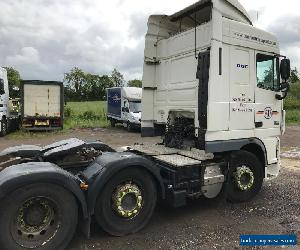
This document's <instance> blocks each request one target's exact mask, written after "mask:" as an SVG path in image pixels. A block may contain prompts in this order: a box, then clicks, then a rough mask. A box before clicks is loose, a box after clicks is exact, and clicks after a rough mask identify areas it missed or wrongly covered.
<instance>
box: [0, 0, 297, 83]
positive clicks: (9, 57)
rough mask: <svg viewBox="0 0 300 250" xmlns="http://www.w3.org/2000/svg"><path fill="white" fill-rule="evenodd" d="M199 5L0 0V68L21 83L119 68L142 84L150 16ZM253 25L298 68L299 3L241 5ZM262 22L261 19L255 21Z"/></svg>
mask: <svg viewBox="0 0 300 250" xmlns="http://www.w3.org/2000/svg"><path fill="white" fill-rule="evenodd" d="M194 2H196V1H195V0H178V1H174V0H151V1H150V0H109V1H104V0H6V1H5V0H0V65H1V66H12V67H15V68H16V69H18V70H19V71H20V73H21V76H22V78H23V79H43V80H62V78H63V73H65V72H67V71H69V70H70V69H71V68H72V67H74V66H77V67H80V68H82V69H83V70H85V71H88V72H91V73H96V74H109V73H110V72H111V71H112V69H113V68H114V67H116V68H118V69H119V70H120V71H121V72H122V73H123V74H124V75H125V78H126V79H127V80H129V79H133V78H139V79H141V76H142V65H143V52H144V51H143V49H144V34H145V32H146V29H147V18H148V16H149V15H150V14H154V13H155V14H161V13H164V14H172V13H174V12H176V11H178V10H180V9H182V8H184V7H186V6H188V5H190V4H192V3H194ZM240 2H241V3H242V4H243V5H244V7H245V8H246V9H247V11H248V12H249V13H250V15H251V17H252V18H253V19H254V26H256V27H259V28H263V29H265V30H267V31H270V32H272V33H274V34H275V35H277V37H278V38H279V41H280V44H281V50H282V53H283V54H286V55H287V56H288V57H289V58H290V59H291V60H292V66H297V67H298V68H299V69H300V2H299V1H298V0H285V1H274V0H240ZM257 17H258V19H257Z"/></svg>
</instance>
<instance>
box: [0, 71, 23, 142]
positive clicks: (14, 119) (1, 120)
mask: <svg viewBox="0 0 300 250" xmlns="http://www.w3.org/2000/svg"><path fill="white" fill-rule="evenodd" d="M17 103H18V101H17V100H16V99H14V100H13V99H10V98H9V88H8V80H7V72H6V69H4V68H0V136H1V137H2V136H5V135H6V134H7V133H8V132H10V131H13V130H16V129H18V128H19V127H20V122H21V114H20V111H19V108H18V107H17V106H18V104H17Z"/></svg>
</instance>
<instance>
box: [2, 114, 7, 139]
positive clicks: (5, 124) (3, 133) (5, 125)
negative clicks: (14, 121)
mask: <svg viewBox="0 0 300 250" xmlns="http://www.w3.org/2000/svg"><path fill="white" fill-rule="evenodd" d="M7 125H8V124H7V120H6V119H5V118H2V120H1V132H0V137H3V136H6V135H7V130H8V126H7Z"/></svg>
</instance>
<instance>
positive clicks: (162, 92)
mask: <svg viewBox="0 0 300 250" xmlns="http://www.w3.org/2000/svg"><path fill="white" fill-rule="evenodd" d="M282 58H283V57H282V56H280V49H279V44H278V41H277V38H276V37H275V36H274V35H272V34H270V33H268V32H265V31H263V30H260V29H257V28H255V27H253V25H252V22H251V20H250V17H249V15H248V13H247V12H246V11H245V9H244V8H243V7H242V5H241V4H240V3H239V2H238V1H237V0H201V1H199V2H197V3H195V4H193V5H191V6H189V7H187V8H185V9H183V10H181V11H179V12H177V13H175V14H173V15H171V16H166V15H152V16H150V17H149V20H148V32H147V34H146V42H145V56H144V73H143V101H142V135H143V136H154V135H156V134H159V131H163V129H164V128H166V138H165V143H166V145H168V146H176V145H177V144H179V145H180V144H182V143H185V142H187V141H189V145H191V146H192V147H196V148H198V149H202V150H205V151H206V152H210V153H224V152H229V151H238V150H247V151H250V152H251V153H253V154H255V155H256V156H257V157H258V158H260V159H261V161H262V162H263V163H264V165H265V167H266V171H265V177H266V178H271V177H275V176H277V174H278V172H279V145H280V143H279V136H280V135H282V134H283V133H284V130H285V111H284V110H283V101H282V99H283V98H284V97H285V96H286V93H287V90H288V84H287V83H286V80H287V78H288V77H289V71H290V69H289V60H288V59H282ZM281 59H282V60H281ZM280 61H282V62H281V67H280ZM280 72H281V73H282V74H281V76H282V80H283V81H284V83H281V79H280ZM175 137H176V138H177V139H178V138H179V141H178V140H177V141H176V140H174V138H175ZM177 146H178V145H177Z"/></svg>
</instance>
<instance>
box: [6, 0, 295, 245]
mask: <svg viewBox="0 0 300 250" xmlns="http://www.w3.org/2000/svg"><path fill="white" fill-rule="evenodd" d="M195 37H196V38H197V39H196V40H195ZM195 45H196V46H195ZM175 55H176V56H175ZM195 56H196V57H197V59H196V58H195ZM280 59H281V62H280ZM279 65H280V66H279ZM266 70H268V71H269V72H270V73H269V74H268V75H266V74H265V71H266ZM279 72H280V75H279ZM289 75H290V65H289V60H288V59H285V58H284V59H282V57H281V56H280V55H279V47H278V43H277V40H276V38H275V37H274V36H272V35H270V34H269V33H267V32H263V31H261V30H258V29H256V28H254V27H253V26H252V24H251V21H250V18H249V16H248V14H247V12H246V11H245V10H244V8H243V7H242V6H241V5H240V4H239V2H238V1H236V0H211V1H207V0H202V1H199V2H197V3H196V4H194V5H192V6H190V7H188V8H186V9H184V10H182V11H180V12H178V13H176V14H174V15H171V16H165V15H164V16H160V15H159V16H158V15H156V16H150V18H149V22H148V33H147V35H146V48H145V65H144V76H143V99H142V106H143V108H142V111H143V113H142V117H143V118H142V119H143V120H142V134H143V135H147V136H149V135H153V134H155V131H156V128H157V127H159V126H161V127H162V128H163V129H164V128H165V127H166V129H165V130H166V131H165V138H164V141H163V143H160V144H157V145H143V144H136V145H134V146H126V147H124V148H123V149H122V150H119V151H117V152H116V151H115V150H113V149H112V148H110V147H109V146H107V145H105V144H103V143H101V142H94V143H87V142H84V141H81V140H78V139H69V140H65V141H61V142H57V143H55V144H52V145H49V146H46V147H43V148H41V147H38V146H18V147H13V148H8V149H6V150H4V151H3V152H1V153H0V162H1V164H0V224H1V228H2V232H1V234H0V246H1V248H2V249H29V248H38V249H63V248H65V247H66V246H67V245H68V243H69V242H70V240H71V239H72V237H73V235H74V232H75V230H76V225H77V222H79V223H78V224H80V229H81V230H82V231H83V232H84V233H85V234H86V235H87V236H89V235H90V223H91V220H92V218H95V220H96V221H97V223H98V224H99V225H100V226H101V227H102V228H103V230H104V231H106V232H108V233H109V234H111V235H115V236H123V235H127V234H131V233H135V232H137V231H139V230H141V229H142V228H143V227H145V225H146V224H147V223H148V221H149V220H150V218H151V216H152V214H153V211H154V208H155V206H156V202H157V200H161V201H162V202H165V203H167V204H168V205H170V206H173V207H180V206H184V205H185V204H186V202H187V200H188V199H197V198H199V197H201V196H203V197H206V198H208V199H213V198H215V197H217V196H219V195H224V197H226V199H227V200H230V201H232V202H243V201H248V200H250V199H252V198H253V197H254V196H255V195H256V194H257V193H258V192H259V191H260V189H261V187H262V183H263V180H269V179H272V178H275V177H276V176H277V175H278V173H279V168H280V164H279V157H280V156H279V151H280V147H279V138H278V136H279V135H280V134H282V133H284V130H285V121H284V119H285V115H284V114H285V113H284V111H283V110H282V99H283V98H284V97H285V96H286V94H287V91H288V89H289V85H288V83H287V80H288V78H289ZM196 76H197V78H196ZM280 76H281V79H282V82H281V81H279V79H280ZM197 79H198V80H197ZM256 79H257V80H256ZM118 91H119V92H118V93H119V94H118V93H117V92H115V93H117V94H111V93H109V97H108V101H109V102H113V100H114V101H115V102H116V103H118V105H116V107H117V108H116V110H117V111H116V112H115V111H112V110H109V111H108V112H109V113H111V114H118V115H119V118H120V117H121V115H122V114H121V113H122V112H125V109H124V111H122V108H125V107H128V106H126V105H125V104H124V103H123V101H122V99H121V92H120V91H121V89H118ZM254 95H255V99H254ZM120 101H121V104H120ZM128 102H129V100H128ZM129 111H130V109H129ZM116 117H117V116H116ZM116 120H118V119H116Z"/></svg>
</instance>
